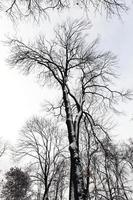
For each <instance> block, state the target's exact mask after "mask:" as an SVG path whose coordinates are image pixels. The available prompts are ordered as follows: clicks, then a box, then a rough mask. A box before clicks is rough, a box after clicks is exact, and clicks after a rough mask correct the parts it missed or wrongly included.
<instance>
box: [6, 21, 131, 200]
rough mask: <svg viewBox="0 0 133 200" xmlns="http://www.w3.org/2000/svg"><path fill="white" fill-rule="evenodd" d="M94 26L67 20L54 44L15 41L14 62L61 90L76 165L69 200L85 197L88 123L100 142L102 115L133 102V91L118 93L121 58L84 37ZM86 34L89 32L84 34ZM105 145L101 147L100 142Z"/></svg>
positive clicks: (73, 167) (12, 62)
mask: <svg viewBox="0 0 133 200" xmlns="http://www.w3.org/2000/svg"><path fill="white" fill-rule="evenodd" d="M88 25H89V23H88V22H87V23H86V22H85V21H78V20H75V21H73V22H70V21H67V22H65V23H64V24H62V25H60V26H58V27H57V29H56V31H55V34H56V36H55V39H54V41H52V42H48V41H47V40H45V39H43V38H40V39H39V40H38V41H37V45H36V47H35V44H34V46H32V45H26V44H24V43H23V42H22V41H19V40H16V39H13V40H11V41H10V45H11V46H12V50H11V52H12V53H11V56H10V58H9V62H10V64H11V65H14V66H18V67H19V69H20V70H21V71H22V72H24V73H25V74H29V73H30V72H31V71H33V69H34V72H35V73H37V74H38V77H39V78H41V80H42V81H43V80H44V81H45V83H46V82H51V83H52V84H53V83H55V84H56V85H57V86H58V87H59V88H60V90H61V92H62V98H61V101H60V105H58V107H54V106H52V109H57V108H58V109H59V110H60V112H59V115H63V116H64V115H65V120H66V126H67V132H68V140H69V151H70V161H71V172H70V180H71V181H70V199H75V200H81V199H85V184H84V178H83V167H82V163H81V157H80V148H79V143H80V140H79V137H80V130H81V125H83V124H84V122H85V121H86V122H87V124H88V125H89V127H90V128H91V131H92V132H93V135H95V138H96V140H97V141H98V140H99V139H98V137H97V132H102V133H104V134H105V135H106V129H105V128H104V127H103V126H102V124H101V119H100V120H99V113H100V115H101V116H102V115H103V113H105V111H106V113H107V111H108V112H109V110H111V109H112V110H115V107H114V105H115V104H117V103H118V101H119V100H123V99H124V98H130V92H129V91H125V92H123V91H122V92H121V91H117V90H115V89H113V85H112V83H111V82H112V80H113V78H115V73H114V71H113V66H115V65H116V57H115V56H113V55H112V53H111V52H105V53H99V52H98V51H97V50H96V48H97V45H96V44H97V40H95V41H94V42H91V43H89V42H88V40H87V39H88V38H87V37H86V38H85V35H86V33H87V28H88ZM83 33H84V34H83ZM101 145H102V144H101Z"/></svg>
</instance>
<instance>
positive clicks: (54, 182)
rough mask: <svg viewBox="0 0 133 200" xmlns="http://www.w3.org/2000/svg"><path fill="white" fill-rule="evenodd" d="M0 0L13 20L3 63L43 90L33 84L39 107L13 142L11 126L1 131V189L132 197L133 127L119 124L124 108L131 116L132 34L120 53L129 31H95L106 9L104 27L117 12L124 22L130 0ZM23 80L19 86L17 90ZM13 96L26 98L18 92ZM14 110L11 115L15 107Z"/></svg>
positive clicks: (60, 199)
mask: <svg viewBox="0 0 133 200" xmlns="http://www.w3.org/2000/svg"><path fill="white" fill-rule="evenodd" d="M0 7H1V10H0V15H1V18H0V21H1V22H0V23H2V20H3V19H6V20H7V21H8V23H7V24H6V23H5V26H8V25H9V24H12V25H11V26H12V27H13V30H15V34H13V33H14V32H12V31H10V33H8V34H7V35H6V37H4V41H1V43H0V45H3V46H5V47H6V49H7V50H6V53H5V54H6V55H5V56H4V57H5V63H6V64H1V66H0V68H4V65H5V66H8V71H9V72H8V73H10V71H11V72H12V71H14V72H15V73H16V74H17V77H18V80H19V79H21V77H25V80H28V81H29V82H30V81H31V82H32V81H33V80H34V81H35V82H36V85H37V87H38V88H39V91H40V93H41V95H40V96H38V95H37V94H35V96H38V99H39V100H38V102H39V104H38V102H37V103H36V104H38V105H37V106H39V107H41V113H40V112H39V111H38V112H36V111H35V110H34V106H33V107H32V108H33V109H32V112H30V115H29V114H28V116H26V118H25V119H23V120H22V123H21V128H19V130H17V129H16V130H17V131H18V132H17V136H16V138H15V143H14V144H13V143H11V142H10V141H9V140H8V141H6V140H5V139H4V132H3V133H1V135H0V136H1V139H0V141H1V142H0V160H1V165H3V164H2V163H6V162H7V163H8V166H9V167H8V169H6V170H3V169H1V168H0V169H1V171H0V199H1V200H132V199H133V139H132V136H131V135H130V137H127V139H123V140H122V139H121V134H123V132H125V130H126V132H125V133H124V134H125V135H128V130H129V129H128V125H125V127H126V126H127V127H126V128H125V129H123V130H122V131H123V132H122V133H120V131H118V132H117V131H116V130H117V129H116V127H117V125H118V121H119V120H120V119H121V118H123V124H124V121H126V120H125V118H124V117H126V116H127V118H128V121H131V123H132V124H133V121H132V118H133V110H132V107H131V105H132V99H133V92H132V90H133V82H132V84H128V85H127V84H126V79H125V80H124V81H122V82H123V83H122V82H120V79H121V76H120V72H123V74H124V73H125V71H126V70H127V72H128V69H129V68H128V65H129V64H130V66H131V64H132V63H131V62H132V61H131V60H130V63H129V60H126V58H127V57H126V55H127V54H128V51H129V54H128V55H130V52H131V48H132V43H133V40H131V41H130V42H129V44H130V47H128V48H127V45H126V39H125V41H124V40H123V48H121V55H123V57H124V56H125V60H124V61H123V60H121V59H120V58H121V56H120V58H119V51H117V50H116V52H118V55H117V54H116V52H113V51H112V49H109V46H110V47H111V46H112V47H113V46H115V45H116V46H117V42H118V41H119V39H121V37H122V34H123V32H119V33H118V35H119V39H117V40H113V38H114V37H115V36H113V35H111V34H108V40H106V41H104V39H103V40H102V34H101V35H99V33H100V31H98V30H100V28H101V23H100V19H102V20H103V21H104V24H105V25H104V30H102V32H103V33H104V32H107V30H106V29H108V28H109V26H110V27H111V25H110V24H111V23H112V21H113V23H114V24H116V25H115V27H116V29H117V27H119V26H121V27H124V23H125V22H124V19H127V16H128V15H130V14H131V12H130V9H131V10H132V9H133V8H132V7H133V5H132V2H125V1H123V0H66V1H65V0H46V1H45V0H23V1H22V0H9V1H1V2H0ZM132 17H133V16H132ZM7 21H6V22H7ZM126 23H127V21H126ZM130 26H131V24H130ZM3 27H4V26H3ZM20 27H21V28H20ZM106 27H107V28H106ZM101 29H102V28H101ZM111 29H112V28H109V30H110V31H111ZM122 29H123V31H124V28H122ZM20 30H21V31H20ZM1 31H2V29H1ZM97 31H98V32H97ZM126 32H127V33H126V34H128V30H126ZM108 33H109V31H108ZM103 35H104V34H103ZM0 37H1V36H0ZM2 39H3V38H2ZM0 40H1V38H0ZM101 40H102V41H101ZM109 41H110V42H109ZM120 41H121V40H120ZM108 42H109V44H110V45H108ZM115 43H116V44H115ZM119 45H121V43H120V42H119ZM121 47H122V46H121ZM3 48H4V47H3ZM0 52H1V58H2V51H0ZM128 58H129V57H128ZM121 64H123V65H122V67H121V66H120V65H121ZM118 66H119V67H118ZM132 68H133V67H131V69H130V70H129V72H128V80H127V81H129V80H130V78H131V72H133V70H132ZM127 72H126V73H127ZM126 73H125V77H126V75H127V74H126ZM1 77H2V76H0V79H1ZM29 77H30V78H29ZM9 80H10V78H9ZM7 81H8V79H7ZM29 82H27V83H29ZM129 82H130V81H129ZM0 83H1V82H0ZM7 84H8V85H11V82H10V81H9V82H8V83H7ZM26 87H28V85H27V86H26ZM26 87H25V88H26ZM9 88H10V86H8V91H9V90H11V91H9V93H10V94H11V96H10V99H8V101H7V102H8V104H9V106H10V107H14V106H13V104H12V101H11V99H12V96H14V95H13V93H12V91H13V88H11V89H9ZM22 90H23V89H22V88H21V87H19V92H20V94H21V92H22ZM8 91H7V92H8ZM33 92H34V88H33ZM15 98H16V99H17V98H18V100H17V101H19V93H18V94H16V96H15ZM21 99H22V98H21ZM5 101H6V100H5ZM22 101H23V99H22ZM32 101H33V102H34V101H35V99H34V98H32V99H31V101H30V104H31V105H32ZM1 104H2V102H1ZM30 104H29V106H27V108H26V109H27V110H28V108H30ZM129 105H130V106H129ZM124 106H125V107H126V109H124V108H125V107H124ZM2 107H4V104H3V105H2ZM19 107H20V108H17V107H16V110H18V113H19V114H18V116H16V118H15V119H14V120H16V127H17V118H18V119H19V117H20V116H21V115H22V112H21V111H22V110H23V109H24V106H23V105H22V104H21V102H20V104H19ZM126 110H127V113H126ZM129 110H130V113H131V114H132V116H129ZM13 112H15V108H13ZM24 112H25V111H24ZM9 115H10V111H9ZM25 115H26V114H25ZM7 118H8V116H7ZM10 118H11V119H10V120H12V119H13V118H14V114H13V113H11V117H10ZM129 118H130V119H129ZM117 120H118V121H117ZM1 123H3V122H2V119H1ZM125 123H126V122H125ZM6 126H7V127H8V126H9V129H8V130H9V132H8V133H6V134H7V135H10V138H13V137H14V136H13V133H12V131H10V125H8V120H7V124H6ZM6 126H5V127H6ZM118 134H120V135H119V136H118ZM116 135H117V136H116ZM118 138H119V139H118ZM5 165H6V164H5ZM3 168H4V167H3Z"/></svg>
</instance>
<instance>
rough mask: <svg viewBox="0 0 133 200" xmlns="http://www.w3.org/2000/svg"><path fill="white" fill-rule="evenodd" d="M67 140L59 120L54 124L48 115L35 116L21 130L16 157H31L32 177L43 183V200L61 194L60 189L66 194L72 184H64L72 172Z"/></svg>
mask: <svg viewBox="0 0 133 200" xmlns="http://www.w3.org/2000/svg"><path fill="white" fill-rule="evenodd" d="M64 139H65V137H64V135H63V132H62V130H59V128H58V127H57V123H56V124H54V123H52V121H50V120H46V119H44V118H39V117H38V118H37V117H34V118H32V119H31V120H29V121H27V123H26V125H25V126H24V128H23V129H22V130H21V137H20V139H19V141H18V146H17V148H16V151H15V156H17V158H19V159H22V158H24V160H25V158H26V157H28V158H29V159H30V166H31V167H32V166H33V168H34V171H33V172H32V173H31V179H32V181H35V182H36V183H37V185H40V186H39V187H40V198H41V199H42V200H48V199H52V198H54V196H57V197H58V196H59V195H60V192H62V194H64V191H65V189H66V187H68V186H67V184H65V185H64V186H63V184H64V183H63V182H65V181H66V177H67V173H68V167H67V164H66V163H67V157H66V155H67V154H68V153H67V149H66V147H67V146H68V145H67V144H64ZM67 156H68V155H67ZM66 182H67V181H66ZM53 187H54V189H53ZM61 187H62V190H61ZM49 196H51V197H49ZM57 197H56V198H55V199H57ZM38 198H39V197H38ZM58 199H59V198H58Z"/></svg>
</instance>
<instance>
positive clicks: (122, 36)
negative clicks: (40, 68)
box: [0, 8, 133, 143]
mask: <svg viewBox="0 0 133 200" xmlns="http://www.w3.org/2000/svg"><path fill="white" fill-rule="evenodd" d="M81 15H83V17H85V14H82V12H81V11H80V16H81ZM68 16H72V17H74V18H76V17H77V16H79V10H77V9H73V10H71V11H65V12H64V13H62V14H60V16H59V15H58V14H57V13H56V14H53V13H52V15H51V18H50V20H47V21H45V20H44V21H42V22H41V23H40V26H38V25H36V24H32V23H31V22H26V23H24V22H19V24H18V25H17V26H15V25H13V24H12V22H10V21H9V19H7V18H6V17H1V18H0V27H1V30H0V40H1V41H2V40H6V36H7V35H9V36H13V35H18V36H20V37H22V38H23V39H24V40H29V39H30V40H33V39H34V38H36V36H37V35H38V34H41V33H44V34H45V35H46V36H52V27H53V25H54V24H56V23H58V22H60V21H61V18H62V19H64V18H66V17H68ZM88 17H90V18H91V19H92V24H93V26H92V29H91V30H90V38H93V37H94V38H95V37H97V36H100V38H101V42H100V47H101V48H102V49H104V50H111V51H112V52H113V53H114V54H116V55H118V59H119V69H118V72H119V74H120V75H121V76H120V79H119V81H118V85H119V87H122V88H130V89H133V57H132V52H133V38H132V36H133V28H132V27H133V26H132V25H133V24H132V23H133V8H132V9H131V10H130V11H129V13H128V15H124V16H123V22H122V21H120V19H118V18H117V17H114V18H112V19H110V20H106V19H105V18H104V17H102V16H98V15H96V16H92V15H91V14H89V15H88ZM27 38H28V39H27ZM7 56H8V47H4V45H3V43H0V122H1V123H0V136H1V137H3V138H4V139H8V140H9V141H10V142H11V143H14V142H15V141H16V138H17V137H18V133H19V130H20V129H21V128H22V126H23V125H24V123H25V121H26V120H27V119H29V118H30V117H32V115H37V114H43V111H42V107H41V104H42V103H43V100H44V99H47V98H49V99H52V98H53V96H51V92H50V89H46V88H42V87H40V86H39V85H38V84H37V82H36V79H35V78H33V77H31V76H30V77H29V76H28V77H25V76H23V75H22V74H20V73H18V71H15V70H14V69H12V70H11V69H10V66H8V65H7V64H6V62H5V58H6V57H7ZM52 94H53V91H52ZM53 95H54V94H53ZM121 108H122V110H123V111H125V113H126V114H125V115H122V116H117V117H115V118H114V121H115V123H117V124H118V126H116V127H115V129H114V132H113V133H114V134H115V135H118V139H119V140H121V139H122V140H124V139H127V138H128V137H132V132H133V121H132V120H131V118H132V117H133V102H129V103H126V104H125V105H124V104H121Z"/></svg>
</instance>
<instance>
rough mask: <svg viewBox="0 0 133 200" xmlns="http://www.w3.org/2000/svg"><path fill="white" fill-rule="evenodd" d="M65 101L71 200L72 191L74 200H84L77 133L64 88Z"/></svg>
mask: <svg viewBox="0 0 133 200" xmlns="http://www.w3.org/2000/svg"><path fill="white" fill-rule="evenodd" d="M63 99H64V104H65V111H66V124H67V130H68V139H69V151H70V161H71V169H70V174H71V175H70V176H71V177H70V178H71V179H72V180H71V182H70V185H71V187H72V188H70V191H71V194H70V197H71V199H70V200H73V199H72V198H73V195H72V190H73V189H74V200H84V199H85V197H84V181H83V174H82V166H81V161H80V157H79V149H78V146H77V138H76V133H75V131H74V123H73V117H72V111H71V105H70V102H69V98H68V93H67V88H66V87H65V88H63ZM73 187H74V188H73Z"/></svg>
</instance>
